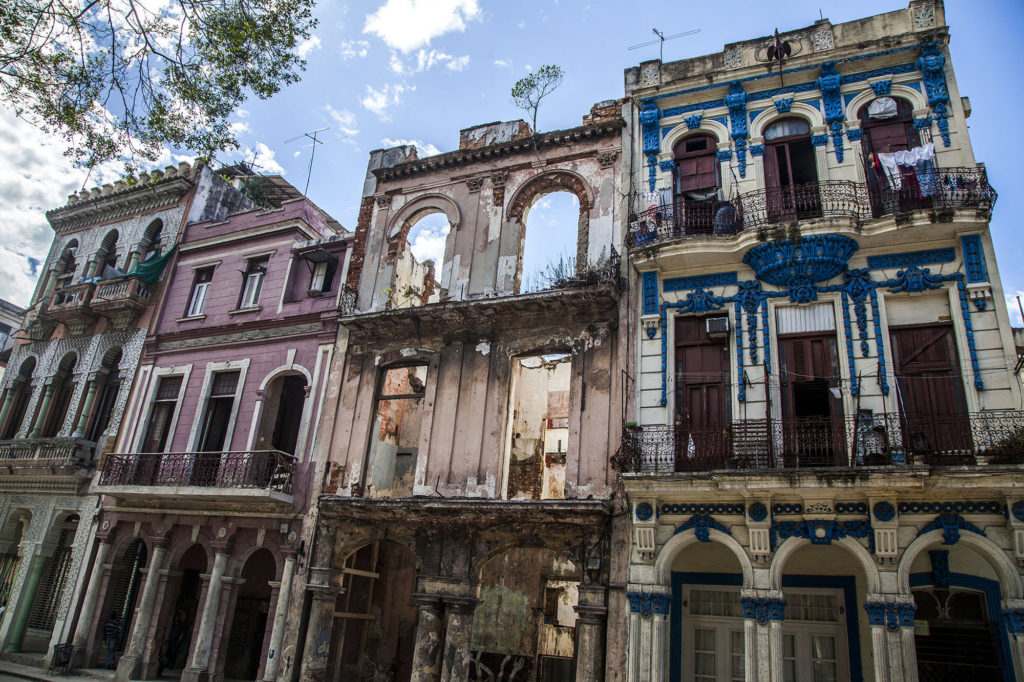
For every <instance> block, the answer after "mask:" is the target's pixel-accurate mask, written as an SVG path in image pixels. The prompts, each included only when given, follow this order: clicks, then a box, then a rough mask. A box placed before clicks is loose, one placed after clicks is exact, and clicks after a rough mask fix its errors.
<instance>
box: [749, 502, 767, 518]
mask: <svg viewBox="0 0 1024 682" xmlns="http://www.w3.org/2000/svg"><path fill="white" fill-rule="evenodd" d="M747 516H749V517H750V520H751V521H757V522H761V521H764V520H765V519H767V518H768V508H767V507H766V506H764V504H762V503H760V502H755V503H754V504H752V505H750V508H749V509H748V510H747Z"/></svg>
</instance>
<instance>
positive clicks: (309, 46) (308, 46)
mask: <svg viewBox="0 0 1024 682" xmlns="http://www.w3.org/2000/svg"><path fill="white" fill-rule="evenodd" d="M319 48H320V37H319V36H310V37H308V38H306V39H305V40H303V41H302V42H301V43H299V46H298V47H297V48H295V51H296V52H298V53H299V56H300V57H302V58H303V59H305V58H306V57H308V56H309V53H310V52H312V51H313V50H316V49H319Z"/></svg>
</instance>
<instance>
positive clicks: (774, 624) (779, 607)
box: [765, 597, 786, 682]
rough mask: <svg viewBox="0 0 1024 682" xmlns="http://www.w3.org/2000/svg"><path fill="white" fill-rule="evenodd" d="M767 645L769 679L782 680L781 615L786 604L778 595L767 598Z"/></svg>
mask: <svg viewBox="0 0 1024 682" xmlns="http://www.w3.org/2000/svg"><path fill="white" fill-rule="evenodd" d="M765 601H767V602H768V646H769V649H770V652H771V679H772V682H783V680H784V679H785V677H784V676H783V671H784V670H785V665H784V663H783V653H784V647H783V641H782V640H783V637H782V617H783V609H784V608H785V606H786V602H785V600H783V599H781V598H780V597H774V598H771V597H770V598H768V599H766V600H765Z"/></svg>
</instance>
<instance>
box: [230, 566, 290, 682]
mask: <svg viewBox="0 0 1024 682" xmlns="http://www.w3.org/2000/svg"><path fill="white" fill-rule="evenodd" d="M276 570H277V569H276V566H275V565H274V557H273V555H272V554H271V553H270V551H269V550H267V549H258V550H256V551H255V552H253V553H252V555H251V556H250V557H249V558H248V559H247V560H246V562H245V566H243V567H242V580H243V582H242V584H241V586H240V587H239V588H238V598H237V599H236V601H235V611H234V615H233V616H232V618H231V634H230V636H229V637H228V643H227V659H226V662H225V665H224V676H225V677H226V678H229V679H235V680H255V679H258V677H257V676H258V674H259V672H260V664H261V663H262V662H263V655H262V654H263V651H264V648H265V646H264V645H265V640H266V637H267V635H268V628H267V615H268V614H269V613H270V596H271V588H270V583H271V581H273V580H274V578H275V576H276Z"/></svg>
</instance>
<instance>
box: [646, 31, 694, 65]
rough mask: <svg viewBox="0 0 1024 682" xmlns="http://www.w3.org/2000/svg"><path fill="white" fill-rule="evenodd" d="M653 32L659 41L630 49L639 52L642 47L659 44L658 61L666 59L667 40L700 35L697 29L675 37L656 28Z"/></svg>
mask: <svg viewBox="0 0 1024 682" xmlns="http://www.w3.org/2000/svg"><path fill="white" fill-rule="evenodd" d="M651 30H652V31H653V32H654V35H656V36H658V39H657V40H648V41H647V42H646V43H638V44H636V45H632V46H630V48H629V49H630V50H639V49H640V48H641V47H647V46H648V45H653V44H654V43H658V61H662V60H663V59H664V56H665V41H666V40H675V39H676V38H682V37H683V36H692V35H693V34H695V33H700V29H699V28H695V29H692V30H690V31H683V32H682V33H676V34H674V35H670V36H667V35H665V34H664V33H662V32H661V31H659V30H658V29H656V28H652V29H651Z"/></svg>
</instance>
